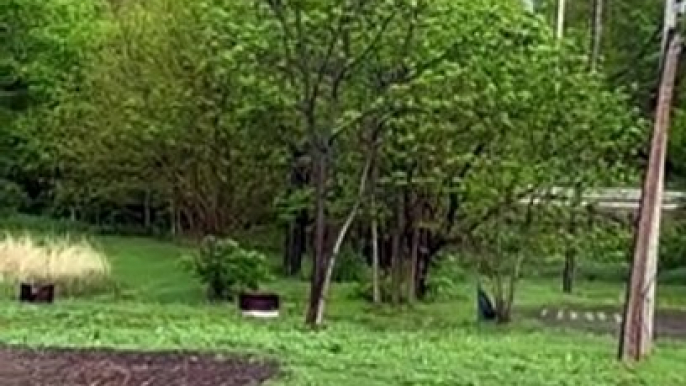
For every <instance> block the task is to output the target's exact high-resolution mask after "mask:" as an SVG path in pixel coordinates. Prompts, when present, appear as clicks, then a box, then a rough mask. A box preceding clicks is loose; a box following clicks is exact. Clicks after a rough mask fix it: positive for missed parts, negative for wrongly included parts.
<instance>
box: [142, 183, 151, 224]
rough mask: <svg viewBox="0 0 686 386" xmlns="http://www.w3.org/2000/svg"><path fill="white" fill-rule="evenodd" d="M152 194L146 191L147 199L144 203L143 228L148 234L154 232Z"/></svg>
mask: <svg viewBox="0 0 686 386" xmlns="http://www.w3.org/2000/svg"><path fill="white" fill-rule="evenodd" d="M150 196H151V194H150V191H149V190H146V191H145V199H144V202H143V228H144V229H145V231H146V232H150V231H151V230H152V208H151V201H152V200H151V198H150Z"/></svg>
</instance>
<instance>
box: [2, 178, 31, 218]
mask: <svg viewBox="0 0 686 386" xmlns="http://www.w3.org/2000/svg"><path fill="white" fill-rule="evenodd" d="M27 201H28V197H27V196H26V193H25V192H24V190H23V189H22V188H21V186H19V185H17V184H16V183H14V182H12V181H8V180H5V179H2V178H0V214H8V213H15V212H16V211H17V210H19V208H20V207H21V206H22V205H24V204H26V202H27Z"/></svg>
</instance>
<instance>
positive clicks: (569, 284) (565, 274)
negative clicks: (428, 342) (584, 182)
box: [562, 182, 583, 294]
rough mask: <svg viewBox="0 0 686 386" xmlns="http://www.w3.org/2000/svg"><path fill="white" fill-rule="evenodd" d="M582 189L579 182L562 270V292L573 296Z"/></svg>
mask: <svg viewBox="0 0 686 386" xmlns="http://www.w3.org/2000/svg"><path fill="white" fill-rule="evenodd" d="M581 189H582V187H581V183H579V182H577V183H576V184H575V185H574V197H573V201H572V213H571V214H570V217H569V221H568V223H567V234H568V236H569V238H570V240H569V241H568V242H567V246H566V247H565V265H564V269H563V270H562V292H564V293H566V294H571V293H572V291H574V279H575V276H576V254H577V248H576V242H577V239H576V238H577V228H578V224H577V221H578V219H577V211H578V210H580V208H581V204H582V202H581V201H582V199H583V197H582V195H583V192H582V190H581Z"/></svg>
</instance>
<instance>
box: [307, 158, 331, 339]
mask: <svg viewBox="0 0 686 386" xmlns="http://www.w3.org/2000/svg"><path fill="white" fill-rule="evenodd" d="M314 155H315V157H314V158H315V176H314V178H315V223H314V259H313V264H312V278H311V282H310V300H309V307H308V309H307V314H306V316H305V324H307V325H309V326H311V327H316V326H317V325H318V320H317V319H318V315H319V314H321V312H320V308H321V307H322V306H323V300H324V299H323V298H324V293H323V290H324V276H325V275H326V269H327V265H328V260H329V257H328V251H327V248H326V233H327V228H328V224H327V218H326V193H327V191H326V183H327V179H328V166H329V165H328V158H327V157H328V154H326V152H325V151H324V150H322V149H316V150H315V151H314Z"/></svg>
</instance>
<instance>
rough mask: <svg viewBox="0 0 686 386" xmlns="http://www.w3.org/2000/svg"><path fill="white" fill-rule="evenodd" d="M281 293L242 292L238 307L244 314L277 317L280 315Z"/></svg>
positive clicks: (239, 296) (257, 316) (258, 316)
mask: <svg viewBox="0 0 686 386" xmlns="http://www.w3.org/2000/svg"><path fill="white" fill-rule="evenodd" d="M280 306H281V301H280V298H279V295H277V294H274V293H264V292H242V293H240V294H239V295H238V309H239V310H240V311H241V313H242V314H243V315H244V316H250V317H256V318H275V317H278V316H279V309H280Z"/></svg>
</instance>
